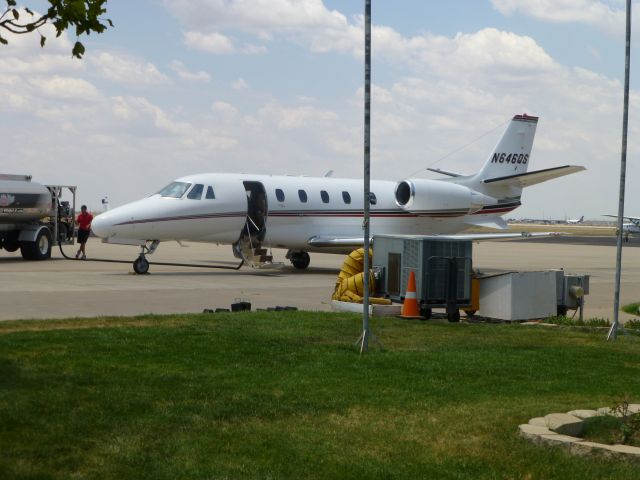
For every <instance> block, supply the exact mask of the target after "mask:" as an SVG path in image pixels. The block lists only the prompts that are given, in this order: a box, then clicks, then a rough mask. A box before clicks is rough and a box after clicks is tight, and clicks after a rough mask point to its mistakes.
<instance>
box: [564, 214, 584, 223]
mask: <svg viewBox="0 0 640 480" xmlns="http://www.w3.org/2000/svg"><path fill="white" fill-rule="evenodd" d="M565 221H566V223H567V224H568V225H576V224H578V223H583V222H584V215H583V216H581V217H580V218H568V219H567V220H565Z"/></svg>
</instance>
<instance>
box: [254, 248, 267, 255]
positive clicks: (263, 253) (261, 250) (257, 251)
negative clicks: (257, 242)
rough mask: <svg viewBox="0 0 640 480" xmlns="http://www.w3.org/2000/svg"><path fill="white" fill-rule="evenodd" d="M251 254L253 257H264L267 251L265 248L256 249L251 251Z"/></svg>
mask: <svg viewBox="0 0 640 480" xmlns="http://www.w3.org/2000/svg"><path fill="white" fill-rule="evenodd" d="M253 254H254V255H255V256H261V255H266V254H267V249H266V248H256V249H255V250H254V251H253Z"/></svg>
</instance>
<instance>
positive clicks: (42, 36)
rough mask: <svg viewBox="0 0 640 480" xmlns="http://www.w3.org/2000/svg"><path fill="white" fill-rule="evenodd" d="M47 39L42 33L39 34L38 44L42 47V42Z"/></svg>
mask: <svg viewBox="0 0 640 480" xmlns="http://www.w3.org/2000/svg"><path fill="white" fill-rule="evenodd" d="M46 41H47V39H46V37H45V36H44V35H40V46H41V47H44V42H46Z"/></svg>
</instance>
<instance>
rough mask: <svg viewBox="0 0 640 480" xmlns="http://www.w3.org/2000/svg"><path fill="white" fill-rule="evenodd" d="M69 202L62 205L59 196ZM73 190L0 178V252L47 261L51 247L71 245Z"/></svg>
mask: <svg viewBox="0 0 640 480" xmlns="http://www.w3.org/2000/svg"><path fill="white" fill-rule="evenodd" d="M69 193H70V195H71V197H72V200H71V202H70V201H63V200H62V196H63V194H65V195H69ZM75 204H76V187H75V186H69V185H42V184H40V183H36V182H33V181H31V175H8V174H0V248H2V249H4V250H6V251H7V252H15V251H17V250H18V249H20V253H21V254H22V258H24V259H25V260H46V259H48V258H51V247H52V246H53V245H54V243H61V244H64V245H70V244H73V233H74V229H75Z"/></svg>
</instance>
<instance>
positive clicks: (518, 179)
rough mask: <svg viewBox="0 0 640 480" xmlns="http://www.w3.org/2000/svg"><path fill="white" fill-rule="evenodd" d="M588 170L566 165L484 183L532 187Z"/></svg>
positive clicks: (490, 179) (488, 180) (497, 178)
mask: <svg viewBox="0 0 640 480" xmlns="http://www.w3.org/2000/svg"><path fill="white" fill-rule="evenodd" d="M582 170H586V168H584V167H581V166H578V165H565V166H564V167H554V168H546V169H544V170H536V171H534V172H527V173H519V174H517V175H507V176H506V177H496V178H489V179H487V180H484V183H492V184H494V185H500V184H505V185H507V184H508V185H518V186H520V187H530V186H531V185H536V184H538V183H542V182H546V181H547V180H551V179H552V178H557V177H563V176H565V175H569V174H571V173H576V172H581V171H582Z"/></svg>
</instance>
